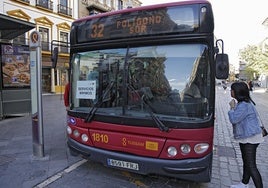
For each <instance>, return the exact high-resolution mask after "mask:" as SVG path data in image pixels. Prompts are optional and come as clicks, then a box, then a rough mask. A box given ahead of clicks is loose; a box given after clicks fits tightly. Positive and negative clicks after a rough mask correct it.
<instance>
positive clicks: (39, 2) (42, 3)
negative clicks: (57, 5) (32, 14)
mask: <svg viewBox="0 0 268 188" xmlns="http://www.w3.org/2000/svg"><path fill="white" fill-rule="evenodd" d="M36 6H39V7H43V8H46V9H49V10H53V2H52V1H49V0H36Z"/></svg>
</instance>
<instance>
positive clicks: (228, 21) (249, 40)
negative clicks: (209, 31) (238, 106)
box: [140, 0, 268, 68]
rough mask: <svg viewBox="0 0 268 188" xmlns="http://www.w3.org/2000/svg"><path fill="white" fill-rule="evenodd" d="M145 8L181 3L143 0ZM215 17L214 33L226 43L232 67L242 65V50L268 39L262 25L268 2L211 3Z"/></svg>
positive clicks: (214, 0)
mask: <svg viewBox="0 0 268 188" xmlns="http://www.w3.org/2000/svg"><path fill="white" fill-rule="evenodd" d="M140 1H141V2H142V3H143V4H142V6H144V5H152V4H159V3H168V2H175V1H179V0H140ZM209 1H210V2H211V4H212V8H213V14H214V25H215V30H214V34H215V36H216V37H217V38H218V39H222V40H223V41H224V52H225V53H227V54H228V56H229V62H230V64H233V65H234V66H235V67H236V68H238V65H239V55H238V53H239V50H240V49H243V48H245V47H247V46H248V45H258V44H259V43H261V42H262V41H263V40H264V39H265V38H266V37H268V28H265V27H264V26H263V25H262V23H263V21H264V20H265V19H266V18H268V8H267V6H266V4H267V0H255V1H247V0H209Z"/></svg>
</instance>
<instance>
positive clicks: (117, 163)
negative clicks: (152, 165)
mask: <svg viewBox="0 0 268 188" xmlns="http://www.w3.org/2000/svg"><path fill="white" fill-rule="evenodd" d="M107 163H108V165H109V166H115V167H120V168H126V169H131V170H137V171H138V170H139V164H138V163H132V162H127V161H120V160H115V159H107Z"/></svg>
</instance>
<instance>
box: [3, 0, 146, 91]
mask: <svg viewBox="0 0 268 188" xmlns="http://www.w3.org/2000/svg"><path fill="white" fill-rule="evenodd" d="M141 4H142V3H141V2H140V1H139V0H1V2H0V13H1V14H3V15H7V16H10V17H13V18H17V19H20V20H24V21H27V22H30V23H33V24H35V25H36V27H35V29H33V30H37V31H39V33H40V35H41V40H42V91H43V93H63V92H64V86H65V85H66V83H67V82H68V68H69V59H70V55H69V46H68V44H69V36H70V28H71V24H72V22H73V21H74V20H75V19H78V18H81V17H84V16H88V15H92V14H99V13H103V12H108V11H114V10H119V9H124V8H128V7H137V6H141ZM33 30H31V31H29V32H26V33H25V34H22V35H21V36H19V37H16V38H14V39H13V40H11V41H5V42H8V43H12V44H21V45H29V40H28V39H29V36H30V34H31V32H32V31H33ZM54 47H58V49H59V54H58V63H57V67H56V68H55V69H54V68H52V61H51V54H52V50H53V48H54Z"/></svg>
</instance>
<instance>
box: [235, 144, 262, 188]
mask: <svg viewBox="0 0 268 188" xmlns="http://www.w3.org/2000/svg"><path fill="white" fill-rule="evenodd" d="M239 146H240V150H241V153H242V159H243V179H242V183H244V184H248V182H249V179H250V177H251V178H252V180H253V182H254V185H255V187H256V188H263V184H262V177H261V174H260V172H259V170H258V168H257V165H256V152H257V147H258V146H259V144H248V143H247V144H242V143H239Z"/></svg>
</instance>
